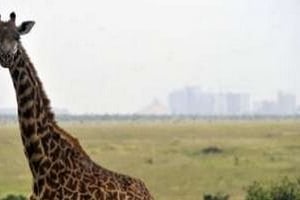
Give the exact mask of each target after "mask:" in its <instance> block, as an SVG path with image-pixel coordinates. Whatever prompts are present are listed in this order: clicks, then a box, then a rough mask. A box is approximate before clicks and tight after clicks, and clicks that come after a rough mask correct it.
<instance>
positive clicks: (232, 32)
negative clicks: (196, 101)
mask: <svg viewBox="0 0 300 200" xmlns="http://www.w3.org/2000/svg"><path fill="white" fill-rule="evenodd" d="M11 11H16V14H17V22H19V23H20V22H21V21H23V20H35V21H36V25H35V27H34V28H33V30H32V32H31V33H30V34H29V35H26V36H24V37H23V38H22V41H23V44H24V46H25V48H26V49H27V52H28V54H29V56H30V57H31V60H32V61H33V63H34V64H35V67H36V68H37V70H38V72H39V75H40V77H41V79H42V81H43V83H44V86H45V89H46V91H47V93H48V96H49V97H50V99H51V101H52V105H53V107H59V108H67V109H69V110H70V111H72V112H74V113H132V112H135V111H137V110H139V109H140V108H141V107H143V106H145V105H147V104H149V103H150V102H151V101H152V99H153V98H158V99H160V100H161V101H162V102H166V99H167V98H166V96H167V94H168V92H170V91H172V90H174V89H176V88H181V87H184V86H186V85H199V86H202V87H203V88H204V89H209V90H213V91H243V92H249V93H251V94H253V95H255V96H256V97H261V98H262V97H268V98H272V95H275V93H276V92H277V90H278V89H280V90H283V91H287V92H293V93H296V94H297V96H298V97H300V80H298V79H300V77H299V75H300V55H299V54H300V26H299V23H300V1H299V0H285V1H282V0H226V1H225V0H205V1H204V0H126V1H124V0H109V1H104V0H85V1H74V0H64V1H62V0H39V1H36V0H26V1H24V0H1V1H0V13H1V15H2V19H7V18H8V15H9V13H10V12H11ZM297 78H298V79H297ZM298 99H299V98H298ZM15 105H16V101H15V94H14V90H13V86H12V83H11V80H10V76H9V74H8V71H7V70H5V69H2V68H0V107H14V106H15Z"/></svg>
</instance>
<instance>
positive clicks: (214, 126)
mask: <svg viewBox="0 0 300 200" xmlns="http://www.w3.org/2000/svg"><path fill="white" fill-rule="evenodd" d="M61 126H62V127H64V128H65V129H66V130H67V131H69V132H70V133H72V134H73V135H74V136H76V137H78V138H79V140H80V141H81V144H82V146H83V147H84V148H85V149H86V151H87V152H88V153H89V154H90V155H91V157H92V158H93V159H94V160H96V161H97V162H98V163H99V164H101V165H103V166H105V167H107V168H110V169H113V170H115V171H119V172H122V173H126V174H130V175H132V176H135V177H140V178H142V179H143V180H144V181H145V182H146V184H147V185H148V187H149V188H150V190H151V191H152V193H153V195H154V196H155V197H156V199H158V200H200V199H202V195H203V193H215V192H224V193H229V194H230V196H231V199H233V200H234V199H236V200H239V199H243V197H244V194H245V188H246V187H247V186H248V185H249V184H251V183H252V182H253V181H255V180H258V181H262V182H263V183H269V182H271V181H274V180H275V181H276V180H278V179H281V178H282V177H284V176H288V177H290V178H292V179H293V178H296V177H300V121H299V120H286V121H212V122H205V121H166V122H103V123H62V124H61ZM207 147H218V148H219V149H221V150H222V152H220V153H217V154H205V153H203V152H202V150H203V149H204V148H207ZM30 189H31V176H30V172H29V170H28V166H27V163H26V160H25V157H24V154H23V150H22V146H21V143H20V136H19V132H18V127H17V125H14V124H6V125H4V124H0V196H3V195H5V194H7V193H17V194H28V193H29V192H30Z"/></svg>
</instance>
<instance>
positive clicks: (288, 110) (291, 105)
mask: <svg viewBox="0 0 300 200" xmlns="http://www.w3.org/2000/svg"><path fill="white" fill-rule="evenodd" d="M277 104H278V112H279V114H281V115H293V114H295V113H296V96H295V95H293V94H288V93H283V92H278V94H277Z"/></svg>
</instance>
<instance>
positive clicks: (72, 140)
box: [54, 123, 89, 158]
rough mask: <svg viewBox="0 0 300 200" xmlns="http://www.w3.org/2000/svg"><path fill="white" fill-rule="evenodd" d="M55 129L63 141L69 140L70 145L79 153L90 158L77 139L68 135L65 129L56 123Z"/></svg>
mask: <svg viewBox="0 0 300 200" xmlns="http://www.w3.org/2000/svg"><path fill="white" fill-rule="evenodd" d="M54 128H55V129H56V130H57V131H58V133H59V134H60V135H61V136H62V138H63V139H65V140H67V141H68V142H69V143H70V144H72V145H73V146H74V147H75V148H76V149H77V150H78V151H79V152H81V153H82V154H83V155H85V156H86V157H88V158H89V156H88V154H87V153H86V152H85V151H84V149H83V148H82V146H81V145H80V143H79V141H78V139H77V138H75V137H73V136H72V135H71V134H69V133H67V132H66V131H65V130H64V129H62V128H60V127H59V126H58V125H57V123H54Z"/></svg>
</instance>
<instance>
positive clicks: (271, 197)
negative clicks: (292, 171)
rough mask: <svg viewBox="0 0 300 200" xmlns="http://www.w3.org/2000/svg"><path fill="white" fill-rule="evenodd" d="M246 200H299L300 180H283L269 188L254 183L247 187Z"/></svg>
mask: <svg viewBox="0 0 300 200" xmlns="http://www.w3.org/2000/svg"><path fill="white" fill-rule="evenodd" d="M246 200H300V180H298V181H291V180H289V179H288V178H284V179H282V180H281V181H280V182H279V183H275V184H273V185H271V186H270V187H267V186H265V187H263V186H262V185H261V184H259V183H257V182H255V183H253V184H252V185H251V186H250V187H248V189H247V196H246Z"/></svg>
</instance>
